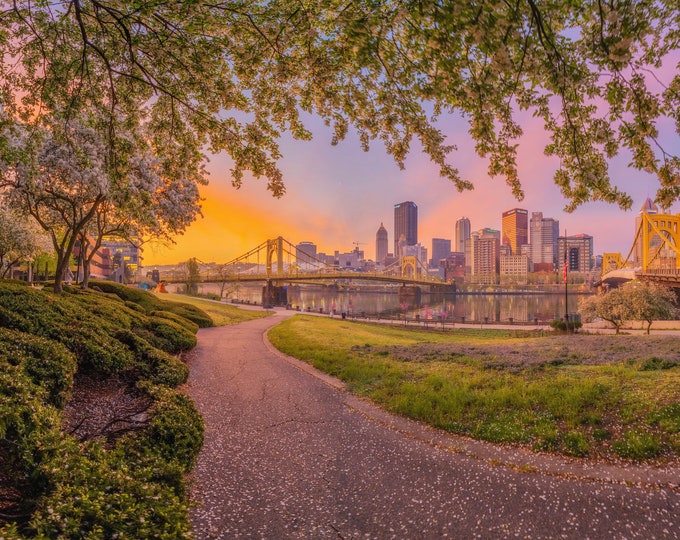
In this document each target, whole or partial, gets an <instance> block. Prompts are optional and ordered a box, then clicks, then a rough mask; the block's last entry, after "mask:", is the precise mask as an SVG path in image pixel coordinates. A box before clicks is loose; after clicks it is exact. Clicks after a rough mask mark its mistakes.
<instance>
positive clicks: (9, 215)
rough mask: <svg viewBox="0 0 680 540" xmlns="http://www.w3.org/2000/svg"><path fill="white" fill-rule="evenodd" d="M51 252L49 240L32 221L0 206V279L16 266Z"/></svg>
mask: <svg viewBox="0 0 680 540" xmlns="http://www.w3.org/2000/svg"><path fill="white" fill-rule="evenodd" d="M51 252H52V246H51V244H50V243H49V239H48V238H47V237H46V236H45V234H44V232H43V231H41V230H40V228H39V227H38V226H37V224H36V223H35V222H34V221H33V220H32V219H30V218H28V219H27V218H26V216H21V215H19V214H18V213H17V212H15V211H12V210H11V209H9V208H7V207H5V206H3V205H0V278H5V277H7V275H8V274H9V273H10V272H11V270H12V268H14V267H15V266H16V265H18V264H20V263H22V262H28V263H31V262H32V261H33V260H34V258H35V257H37V256H38V255H40V254H41V253H51Z"/></svg>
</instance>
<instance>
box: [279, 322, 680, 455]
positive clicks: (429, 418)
mask: <svg viewBox="0 0 680 540" xmlns="http://www.w3.org/2000/svg"><path fill="white" fill-rule="evenodd" d="M269 337H270V339H271V341H272V343H273V344H274V345H275V346H276V347H278V348H279V349H280V350H282V351H283V352H285V353H287V354H290V355H292V356H295V357H297V358H300V359H302V360H305V361H307V362H309V363H311V364H313V365H314V366H315V367H317V368H318V369H321V370H323V371H325V372H327V373H330V374H331V375H334V376H336V377H338V378H339V379H341V380H343V381H344V382H345V383H346V384H347V387H348V389H349V391H351V392H354V393H357V394H360V395H363V396H367V397H369V398H371V399H372V400H374V401H375V402H377V403H379V404H381V405H382V406H384V407H385V408H387V409H388V410H390V411H393V412H395V413H398V414H402V415H405V416H409V417H411V418H415V419H417V420H420V421H423V422H426V423H429V424H431V425H434V426H436V427H439V428H442V429H445V430H448V431H451V432H453V433H458V434H461V435H467V436H471V437H475V438H478V439H482V440H487V441H491V442H495V443H509V444H516V445H521V446H525V447H530V448H533V449H535V450H540V451H547V452H553V453H560V454H565V455H570V456H579V457H589V458H598V459H605V460H609V461H615V460H621V459H628V460H635V461H658V462H664V461H665V462H668V461H675V462H677V461H678V460H680V348H679V347H678V346H677V343H678V338H677V337H675V336H639V335H636V336H626V335H619V336H614V335H587V334H576V335H559V334H552V333H549V334H544V335H537V334H536V333H534V332H531V331H513V330H473V329H456V330H447V331H444V332H442V331H441V330H422V329H410V328H405V327H396V326H389V325H377V324H370V323H358V322H354V321H346V320H345V321H343V320H338V319H331V318H323V317H310V316H304V315H300V316H296V317H293V318H291V319H289V320H287V321H284V322H283V323H281V324H280V325H278V326H277V327H275V328H273V329H272V330H270V332H269Z"/></svg>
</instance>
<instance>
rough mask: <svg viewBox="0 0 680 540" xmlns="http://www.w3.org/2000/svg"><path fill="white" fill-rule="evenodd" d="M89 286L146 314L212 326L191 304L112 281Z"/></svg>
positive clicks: (210, 321) (200, 325) (199, 310)
mask: <svg viewBox="0 0 680 540" xmlns="http://www.w3.org/2000/svg"><path fill="white" fill-rule="evenodd" d="M91 285H92V286H93V287H96V288H98V289H100V290H102V291H103V292H105V293H110V294H115V295H116V296H118V297H119V298H120V299H121V300H123V301H125V302H132V303H134V304H136V305H138V306H140V307H141V308H142V309H143V310H144V311H145V312H146V313H148V314H151V313H152V312H154V311H165V312H169V313H173V314H175V315H177V316H179V317H182V318H184V319H188V320H190V321H192V322H193V323H194V324H197V325H198V326H199V328H209V327H211V326H213V321H212V319H211V318H210V317H209V316H208V315H207V314H206V313H205V312H204V311H202V310H201V309H199V308H197V307H196V306H192V305H191V304H184V303H180V302H169V301H167V300H163V299H161V298H158V297H157V296H156V295H154V294H151V293H148V292H146V291H143V290H141V289H138V288H136V287H129V286H127V285H121V284H119V283H115V282H113V281H93V282H91ZM175 322H177V321H175Z"/></svg>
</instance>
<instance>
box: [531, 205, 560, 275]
mask: <svg viewBox="0 0 680 540" xmlns="http://www.w3.org/2000/svg"><path fill="white" fill-rule="evenodd" d="M529 232H530V233H531V234H530V242H531V261H532V262H533V263H534V270H535V271H537V272H538V271H548V272H550V271H552V270H553V269H554V268H555V265H556V264H557V263H558V261H557V238H558V237H559V235H560V222H559V221H557V220H556V219H553V218H544V217H543V212H532V213H531V221H530V222H529Z"/></svg>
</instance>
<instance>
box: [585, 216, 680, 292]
mask: <svg viewBox="0 0 680 540" xmlns="http://www.w3.org/2000/svg"><path fill="white" fill-rule="evenodd" d="M679 246H680V214H675V215H672V214H652V213H648V212H642V213H641V214H640V222H639V224H638V227H637V229H636V231H635V239H634V240H633V245H632V247H631V248H630V251H629V252H628V255H627V256H626V257H625V258H623V257H622V256H621V254H620V253H603V254H602V277H601V278H600V281H599V282H598V284H610V285H617V284H618V283H621V282H623V281H630V280H632V279H643V280H646V281H655V282H657V283H663V284H665V285H670V286H672V287H675V288H677V287H679V286H680V247H679Z"/></svg>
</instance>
